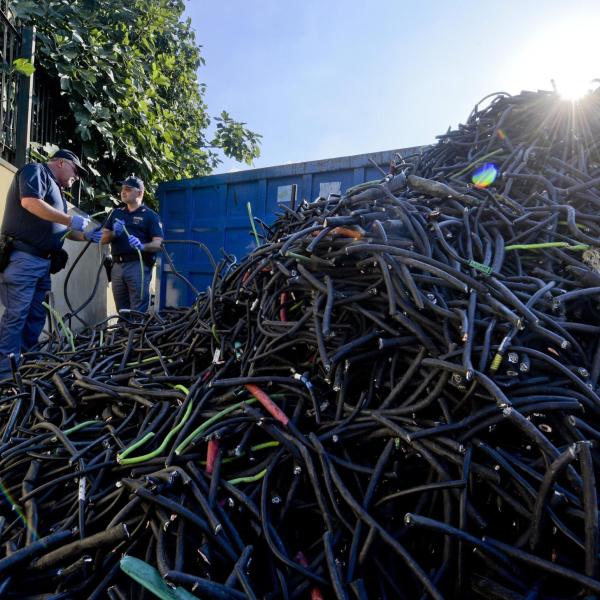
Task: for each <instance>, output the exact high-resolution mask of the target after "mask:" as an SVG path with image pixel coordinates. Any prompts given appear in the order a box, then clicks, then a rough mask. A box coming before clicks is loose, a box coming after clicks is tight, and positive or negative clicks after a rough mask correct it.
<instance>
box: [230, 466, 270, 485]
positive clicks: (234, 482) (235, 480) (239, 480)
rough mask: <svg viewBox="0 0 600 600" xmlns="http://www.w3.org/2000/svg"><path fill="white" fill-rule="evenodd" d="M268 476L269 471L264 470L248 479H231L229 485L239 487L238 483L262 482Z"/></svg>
mask: <svg viewBox="0 0 600 600" xmlns="http://www.w3.org/2000/svg"><path fill="white" fill-rule="evenodd" d="M266 474H267V469H263V470H262V471H259V472H258V473H256V475H249V476H248V477H236V478H235V479H230V480H229V481H228V482H227V483H230V484H231V485H237V484H238V483H254V482H255V481H260V480H261V479H262V478H263V477H264V476H265V475H266Z"/></svg>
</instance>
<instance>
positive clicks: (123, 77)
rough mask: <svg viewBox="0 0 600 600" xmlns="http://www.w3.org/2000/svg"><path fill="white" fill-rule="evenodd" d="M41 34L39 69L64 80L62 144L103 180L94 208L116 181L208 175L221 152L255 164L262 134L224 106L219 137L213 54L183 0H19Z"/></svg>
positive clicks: (90, 187)
mask: <svg viewBox="0 0 600 600" xmlns="http://www.w3.org/2000/svg"><path fill="white" fill-rule="evenodd" d="M11 8H12V9H13V11H14V12H15V13H16V16H17V17H18V18H19V19H20V21H21V22H22V23H24V24H34V25H35V26H36V32H37V41H36V44H37V47H36V68H38V69H43V70H44V71H45V72H46V73H47V74H48V75H49V77H50V79H53V80H55V81H57V82H59V83H60V90H61V94H62V97H63V98H64V99H65V101H66V107H67V108H66V111H65V114H66V120H65V122H64V123H63V124H62V126H61V130H62V133H61V137H62V139H61V140H60V144H61V145H63V146H66V147H70V148H73V149H75V150H77V151H80V152H81V153H82V155H83V156H84V160H85V162H86V165H87V166H88V167H90V168H91V171H92V173H93V175H94V177H92V178H90V179H89V180H88V181H87V182H86V183H85V194H86V195H87V197H88V202H87V206H89V207H90V208H91V207H92V206H93V205H96V206H97V205H98V204H103V205H109V204H110V195H111V194H114V191H115V188H114V181H115V180H117V179H120V178H122V177H123V176H125V175H127V174H129V173H136V174H137V175H139V176H141V177H142V178H143V179H144V180H145V181H146V182H147V183H149V184H150V187H151V188H152V184H157V183H159V182H161V181H168V180H172V179H181V178H187V177H196V176H200V175H206V174H208V173H209V172H210V171H211V170H212V169H213V168H214V167H215V166H216V165H217V164H218V163H219V162H220V159H219V155H218V150H219V149H220V150H222V151H223V153H224V154H225V155H226V156H230V157H233V158H235V159H237V160H239V161H244V162H246V163H247V164H252V161H253V159H255V158H257V157H258V156H259V147H258V144H259V141H260V137H261V136H260V135H258V134H256V133H254V132H252V131H250V130H249V129H247V128H246V126H245V125H246V124H245V123H241V122H238V121H235V120H234V119H233V118H231V117H230V116H229V114H228V113H227V112H225V111H223V112H221V114H220V115H219V116H218V117H216V118H215V121H216V128H215V133H214V135H213V136H212V137H211V138H210V139H209V137H208V133H207V130H208V128H209V125H210V123H211V119H210V117H209V115H208V112H207V106H206V104H205V102H204V92H205V87H204V85H203V84H200V83H198V80H197V75H196V73H197V70H198V67H200V66H201V65H202V64H204V60H203V58H202V55H201V52H200V47H199V46H198V45H197V44H196V43H195V38H194V32H193V31H192V29H191V26H190V21H189V19H188V20H187V21H185V22H184V21H182V20H181V18H182V14H183V10H184V3H183V0H126V1H125V2H123V1H122V0H12V2H11Z"/></svg>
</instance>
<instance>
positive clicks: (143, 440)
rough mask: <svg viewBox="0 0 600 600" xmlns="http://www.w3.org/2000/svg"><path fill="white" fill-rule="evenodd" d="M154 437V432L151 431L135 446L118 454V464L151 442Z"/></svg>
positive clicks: (132, 445)
mask: <svg viewBox="0 0 600 600" xmlns="http://www.w3.org/2000/svg"><path fill="white" fill-rule="evenodd" d="M154 436H155V433H154V431H149V432H148V433H147V434H146V435H145V436H144V437H143V438H141V439H140V440H138V441H137V442H136V443H135V444H131V446H129V448H125V450H123V452H121V453H120V454H117V462H118V463H120V462H121V459H123V458H125V457H126V456H128V455H129V454H131V453H132V452H133V451H134V450H137V449H138V448H139V447H140V446H143V445H144V444H145V443H146V442H147V441H148V440H151V439H152V438H153V437H154Z"/></svg>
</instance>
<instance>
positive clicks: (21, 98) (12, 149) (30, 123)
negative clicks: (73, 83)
mask: <svg viewBox="0 0 600 600" xmlns="http://www.w3.org/2000/svg"><path fill="white" fill-rule="evenodd" d="M34 35H35V34H34V32H33V29H23V28H22V27H21V26H20V25H19V23H17V21H16V19H15V18H14V14H13V13H12V11H11V9H10V0H0V157H1V158H3V159H4V160H6V161H8V162H10V163H12V164H14V165H16V166H21V165H22V164H24V163H25V162H26V161H27V160H28V159H29V149H30V144H31V142H37V143H39V144H42V145H44V144H48V143H50V144H58V142H59V140H60V139H61V132H62V129H63V128H64V122H65V119H66V115H67V114H68V111H67V109H66V108H67V107H66V101H65V99H64V98H63V97H61V95H60V90H59V87H58V81H55V80H53V79H52V78H50V77H49V76H48V75H47V74H46V73H45V72H44V71H43V69H41V68H40V67H39V66H37V67H36V70H35V73H34V74H33V81H32V80H31V79H30V78H28V77H25V76H22V75H20V74H19V73H17V72H15V71H14V69H12V68H11V65H12V64H13V61H14V60H15V58H34V57H33V52H34V45H35V44H34V41H33V38H34ZM34 63H35V60H34ZM32 83H33V85H32Z"/></svg>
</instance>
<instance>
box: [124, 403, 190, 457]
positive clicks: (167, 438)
mask: <svg viewBox="0 0 600 600" xmlns="http://www.w3.org/2000/svg"><path fill="white" fill-rule="evenodd" d="M193 405H194V403H193V402H190V403H189V404H188V405H187V408H186V409H185V413H184V414H183V417H182V418H181V421H179V423H177V425H176V426H175V427H173V429H171V431H169V433H168V434H167V435H166V436H165V439H164V440H163V442H162V444H161V445H160V446H159V447H158V448H156V450H153V451H152V452H148V453H147V454H142V455H141V456H134V457H132V458H123V454H121V455H120V456H119V455H117V462H118V463H119V464H120V465H136V464H138V463H141V462H145V461H147V460H150V459H151V458H154V457H156V456H158V455H159V454H160V453H161V452H163V451H164V450H165V448H166V447H167V445H168V443H169V442H170V441H171V439H172V438H173V436H174V435H176V434H177V433H178V432H179V431H180V430H181V428H182V427H183V426H184V425H185V423H186V421H187V420H188V419H189V417H190V414H191V413H192V407H193ZM130 452H131V451H130ZM130 452H129V453H130ZM129 453H128V454H129Z"/></svg>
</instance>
